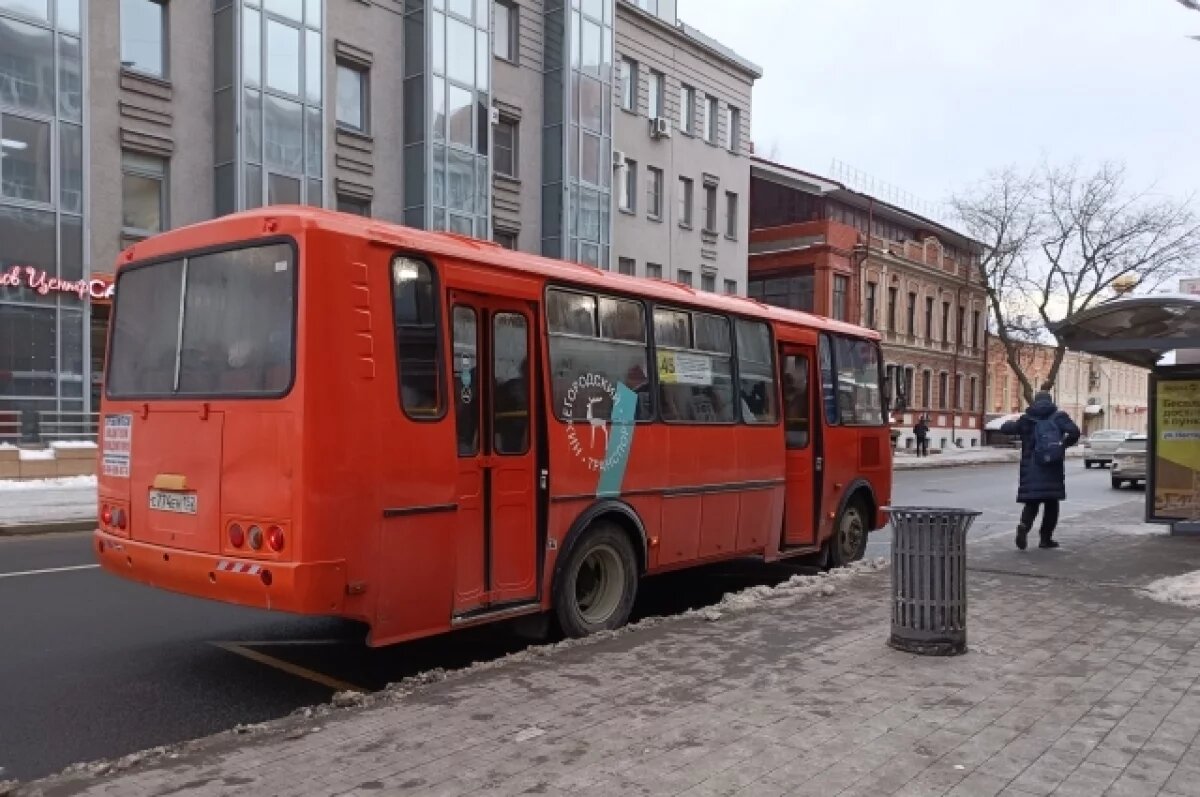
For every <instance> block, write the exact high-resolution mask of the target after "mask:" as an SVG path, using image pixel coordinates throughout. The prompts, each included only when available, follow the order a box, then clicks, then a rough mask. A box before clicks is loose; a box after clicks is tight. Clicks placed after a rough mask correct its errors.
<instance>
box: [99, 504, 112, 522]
mask: <svg viewBox="0 0 1200 797" xmlns="http://www.w3.org/2000/svg"><path fill="white" fill-rule="evenodd" d="M112 521H113V515H112V510H111V509H109V508H108V507H107V506H106V507H104V508H102V509H101V510H100V522H101V523H103V524H104V525H106V526H111V525H112Z"/></svg>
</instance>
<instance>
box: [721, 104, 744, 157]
mask: <svg viewBox="0 0 1200 797" xmlns="http://www.w3.org/2000/svg"><path fill="white" fill-rule="evenodd" d="M725 142H726V147H727V148H728V149H729V151H730V152H732V153H733V154H734V155H737V154H738V153H739V152H741V149H742V112H741V111H739V110H738V109H737V108H734V107H733V106H732V105H730V106H729V107H728V108H726V109H725Z"/></svg>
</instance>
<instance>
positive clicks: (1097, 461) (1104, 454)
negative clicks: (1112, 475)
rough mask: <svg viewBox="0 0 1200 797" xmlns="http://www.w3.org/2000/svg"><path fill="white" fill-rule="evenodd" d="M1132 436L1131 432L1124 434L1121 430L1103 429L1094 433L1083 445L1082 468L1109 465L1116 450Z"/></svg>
mask: <svg viewBox="0 0 1200 797" xmlns="http://www.w3.org/2000/svg"><path fill="white" fill-rule="evenodd" d="M1132 436H1133V432H1126V431H1124V430H1122V429H1105V430H1103V431H1100V432H1096V433H1095V434H1093V435H1092V436H1091V437H1089V438H1088V439H1087V440H1086V441H1085V442H1084V444H1083V466H1084V467H1085V468H1090V467H1092V466H1093V465H1099V466H1100V467H1104V466H1105V465H1108V464H1110V463H1111V462H1112V461H1113V455H1114V454H1116V453H1117V449H1118V448H1120V447H1121V444H1122V443H1124V442H1125V441H1126V440H1128V439H1129V438H1130V437H1132Z"/></svg>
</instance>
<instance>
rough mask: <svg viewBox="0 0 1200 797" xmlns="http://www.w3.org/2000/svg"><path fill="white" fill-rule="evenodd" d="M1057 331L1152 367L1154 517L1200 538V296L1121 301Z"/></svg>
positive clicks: (1149, 500) (1071, 343)
mask: <svg viewBox="0 0 1200 797" xmlns="http://www.w3.org/2000/svg"><path fill="white" fill-rule="evenodd" d="M1053 332H1054V334H1055V335H1057V336H1058V339H1059V340H1060V341H1061V342H1062V343H1063V344H1065V345H1066V347H1067V348H1068V349H1071V350H1073V351H1079V352H1089V353H1092V354H1097V355H1100V356H1102V357H1105V358H1107V359H1110V360H1116V361H1117V362H1122V363H1127V364H1129V365H1136V366H1139V367H1142V368H1148V369H1150V380H1149V384H1150V395H1149V397H1148V399H1149V401H1148V406H1149V408H1150V425H1149V426H1150V432H1149V435H1148V437H1149V445H1148V446H1147V453H1146V520H1147V522H1150V523H1164V524H1170V525H1171V528H1172V532H1173V533H1178V534H1200V296H1189V295H1182V294H1170V295H1160V296H1138V297H1131V298H1122V299H1114V300H1113V301H1110V302H1106V303H1104V304H1101V305H1098V306H1096V307H1092V308H1090V309H1088V310H1085V311H1083V312H1081V313H1077V314H1075V315H1074V316H1071V317H1070V318H1068V319H1066V320H1065V321H1063V322H1062V323H1060V324H1058V325H1057V326H1055V327H1054V329H1053Z"/></svg>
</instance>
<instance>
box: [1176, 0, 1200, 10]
mask: <svg viewBox="0 0 1200 797" xmlns="http://www.w3.org/2000/svg"><path fill="white" fill-rule="evenodd" d="M1179 4H1180V5H1181V6H1183V7H1184V8H1189V9H1191V10H1192V11H1200V0H1179Z"/></svg>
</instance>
